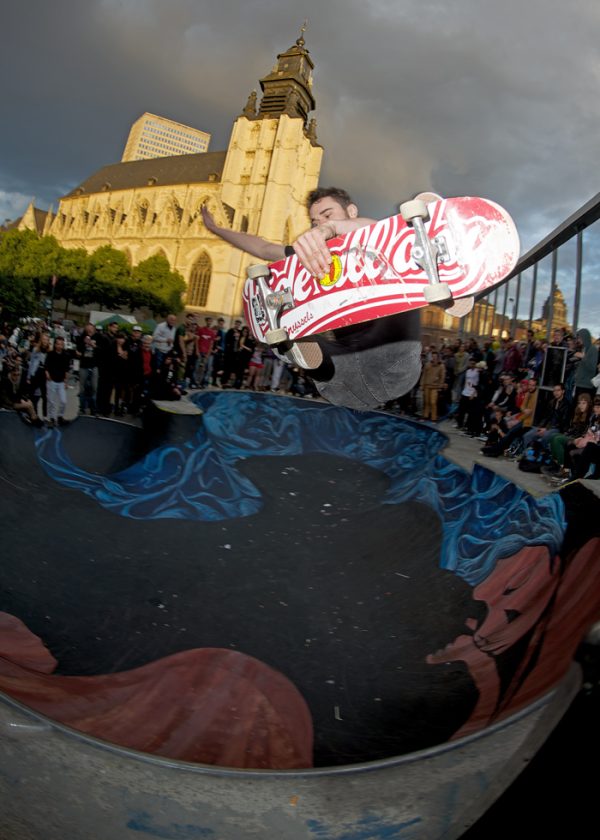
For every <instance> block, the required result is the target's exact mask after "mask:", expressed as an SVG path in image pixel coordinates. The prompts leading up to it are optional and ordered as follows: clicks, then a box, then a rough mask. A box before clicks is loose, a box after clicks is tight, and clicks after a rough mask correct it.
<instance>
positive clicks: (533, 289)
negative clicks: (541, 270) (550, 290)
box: [529, 263, 538, 329]
mask: <svg viewBox="0 0 600 840" xmlns="http://www.w3.org/2000/svg"><path fill="white" fill-rule="evenodd" d="M537 275H538V263H535V265H534V266H533V282H532V284H531V303H530V304H529V328H530V329H531V323H532V321H533V313H534V309H535V293H536V291H537Z"/></svg>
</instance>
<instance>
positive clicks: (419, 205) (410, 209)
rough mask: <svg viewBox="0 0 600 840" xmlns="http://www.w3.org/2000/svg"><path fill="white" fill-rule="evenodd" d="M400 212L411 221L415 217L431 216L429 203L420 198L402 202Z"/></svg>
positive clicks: (407, 220) (424, 217)
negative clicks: (428, 207) (428, 208)
mask: <svg viewBox="0 0 600 840" xmlns="http://www.w3.org/2000/svg"><path fill="white" fill-rule="evenodd" d="M400 214H401V216H402V218H403V219H404V221H405V222H410V220H411V219H415V218H417V219H427V218H428V216H429V213H428V211H427V205H426V204H425V202H424V201H421V200H420V199H418V198H415V199H413V201H405V202H404V203H403V204H401V205H400Z"/></svg>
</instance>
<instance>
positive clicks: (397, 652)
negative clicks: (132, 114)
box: [0, 392, 600, 840]
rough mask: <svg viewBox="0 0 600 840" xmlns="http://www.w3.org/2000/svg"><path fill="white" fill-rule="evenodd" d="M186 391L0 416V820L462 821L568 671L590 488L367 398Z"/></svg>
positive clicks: (585, 590) (583, 606) (240, 838)
mask: <svg viewBox="0 0 600 840" xmlns="http://www.w3.org/2000/svg"><path fill="white" fill-rule="evenodd" d="M195 402H196V403H197V405H198V406H199V407H200V408H201V409H202V412H203V413H202V414H201V415H192V416H180V415H178V414H173V413H168V412H161V411H159V410H153V411H152V412H150V413H149V414H148V416H147V418H146V423H145V427H144V428H143V429H137V428H134V427H131V426H127V425H125V424H120V423H115V422H111V421H102V420H94V419H92V418H89V417H81V418H79V419H78V420H77V421H75V422H74V423H72V424H71V425H70V426H69V427H67V428H65V429H63V430H41V431H34V430H32V429H31V428H28V427H26V426H25V425H23V424H22V423H21V422H20V421H19V419H18V418H17V417H16V415H14V414H11V413H0V438H1V440H2V447H1V449H0V485H1V490H0V492H1V493H2V499H3V504H2V523H1V524H2V542H3V560H2V571H1V576H0V610H1V611H2V615H1V616H0V692H1V695H0V696H1V698H2V701H1V702H0V804H1V809H2V814H3V830H4V834H3V837H6V838H7V840H12V838H18V840H22V838H38V837H40V836H43V837H44V838H45V840H46V838H48V840H54V838H59V837H60V838H63V837H64V836H65V832H67V833H69V831H70V832H71V833H72V835H73V836H78V837H82V838H83V837H86V838H87V837H90V838H101V840H104V838H107V840H108V838H111V840H112V839H113V838H119V839H120V838H134V837H139V836H140V835H147V836H151V837H161V838H163V837H164V838H175V840H181V838H205V837H207V838H218V840H221V838H225V839H226V840H229V838H231V840H244V838H261V840H263V839H264V838H271V837H272V838H292V840H296V838H298V840H300V838H327V840H329V838H331V840H341V838H345V839H346V840H347V839H348V838H352V840H367V838H382V837H383V838H386V840H387V838H410V840H416V839H417V838H418V839H419V840H421V838H423V840H425V838H427V840H432V839H433V840H435V838H442V837H443V838H452V837H459V836H461V834H462V833H463V832H464V831H465V830H466V829H467V828H468V827H469V825H471V824H472V823H473V822H475V820H476V819H477V818H478V817H479V816H480V815H481V814H482V813H483V812H484V811H485V810H486V809H487V808H488V807H489V806H490V804H491V803H492V802H493V801H494V800H495V799H496V798H497V797H498V796H499V795H500V793H501V792H502V791H503V790H504V789H505V788H506V787H507V785H509V784H510V782H511V781H512V780H513V779H514V778H515V776H517V774H518V773H519V771H520V770H521V769H522V768H523V766H524V764H525V763H526V762H527V761H528V759H529V758H531V756H532V755H534V754H535V752H536V751H537V750H538V748H539V746H540V745H541V744H542V743H543V741H544V740H545V739H546V737H547V736H548V734H549V733H550V731H551V730H552V728H553V727H554V725H555V724H556V722H557V721H558V720H559V719H560V717H561V715H562V714H563V712H564V711H565V709H566V708H567V707H568V705H569V703H570V702H571V700H572V698H573V696H574V694H575V693H576V692H577V691H578V688H579V676H578V671H577V669H576V668H575V667H574V666H572V658H573V654H574V652H575V650H576V648H577V646H578V644H579V643H580V641H581V639H582V637H583V636H584V634H585V632H586V630H587V629H588V627H589V626H590V625H591V624H592V623H593V621H595V620H596V619H597V618H598V603H599V597H598V596H599V594H600V558H599V554H600V528H599V523H600V517H599V516H598V500H597V499H596V498H595V497H594V496H593V495H592V494H591V493H589V491H586V490H585V488H583V487H581V486H579V485H576V486H573V487H569V488H567V489H566V490H565V491H563V492H562V493H561V494H560V495H559V494H551V495H549V496H547V497H544V498H542V499H534V498H533V497H531V496H529V495H528V494H526V493H525V492H524V491H522V490H520V489H518V488H517V487H515V486H514V485H512V484H511V483H508V482H506V481H505V480H504V479H502V478H500V477H499V476H497V475H495V474H494V473H492V472H491V471H489V470H486V469H483V468H481V467H476V468H475V470H474V472H473V474H472V475H469V474H468V473H466V472H465V471H463V470H462V469H460V468H459V467H457V466H455V465H454V464H452V463H450V462H449V461H448V460H446V459H445V458H444V457H443V454H441V452H442V450H443V447H444V445H445V443H446V438H445V436H444V435H443V434H441V433H440V432H439V431H438V430H437V429H434V428H432V427H429V426H428V425H426V424H418V423H412V422H409V421H406V420H401V419H398V418H397V417H393V416H391V415H386V414H383V413H377V412H372V413H359V412H354V411H350V410H345V409H340V408H334V407H331V406H327V405H325V404H321V403H312V402H310V401H304V400H295V399H286V398H280V397H273V396H269V395H262V394H249V393H243V392H242V393H237V392H223V393H221V392H219V393H210V394H203V395H198V396H197V397H195ZM582 581H585V585H582ZM74 827H77V829H76V830H75V828H74Z"/></svg>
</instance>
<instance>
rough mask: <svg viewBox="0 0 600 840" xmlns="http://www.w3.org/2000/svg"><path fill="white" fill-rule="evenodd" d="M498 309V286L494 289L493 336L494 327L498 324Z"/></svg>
mask: <svg viewBox="0 0 600 840" xmlns="http://www.w3.org/2000/svg"><path fill="white" fill-rule="evenodd" d="M497 311H498V286H496V288H495V289H494V310H493V314H492V336H493V335H494V327H495V326H496V313H497Z"/></svg>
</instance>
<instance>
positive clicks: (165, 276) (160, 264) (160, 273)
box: [131, 254, 185, 315]
mask: <svg viewBox="0 0 600 840" xmlns="http://www.w3.org/2000/svg"><path fill="white" fill-rule="evenodd" d="M184 292H185V281H184V279H183V277H182V276H181V274H179V272H178V271H171V266H170V265H169V261H168V260H167V258H166V257H163V256H162V255H160V254H157V255H156V256H154V257H148V259H147V260H142V262H141V263H139V264H138V265H137V266H136V267H135V268H134V269H133V271H132V295H131V304H132V307H133V308H136V307H140V306H147V307H148V308H149V309H151V310H152V311H153V312H155V313H158V314H159V315H167V314H168V313H169V312H174V313H177V312H181V310H182V309H183V294H184Z"/></svg>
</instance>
